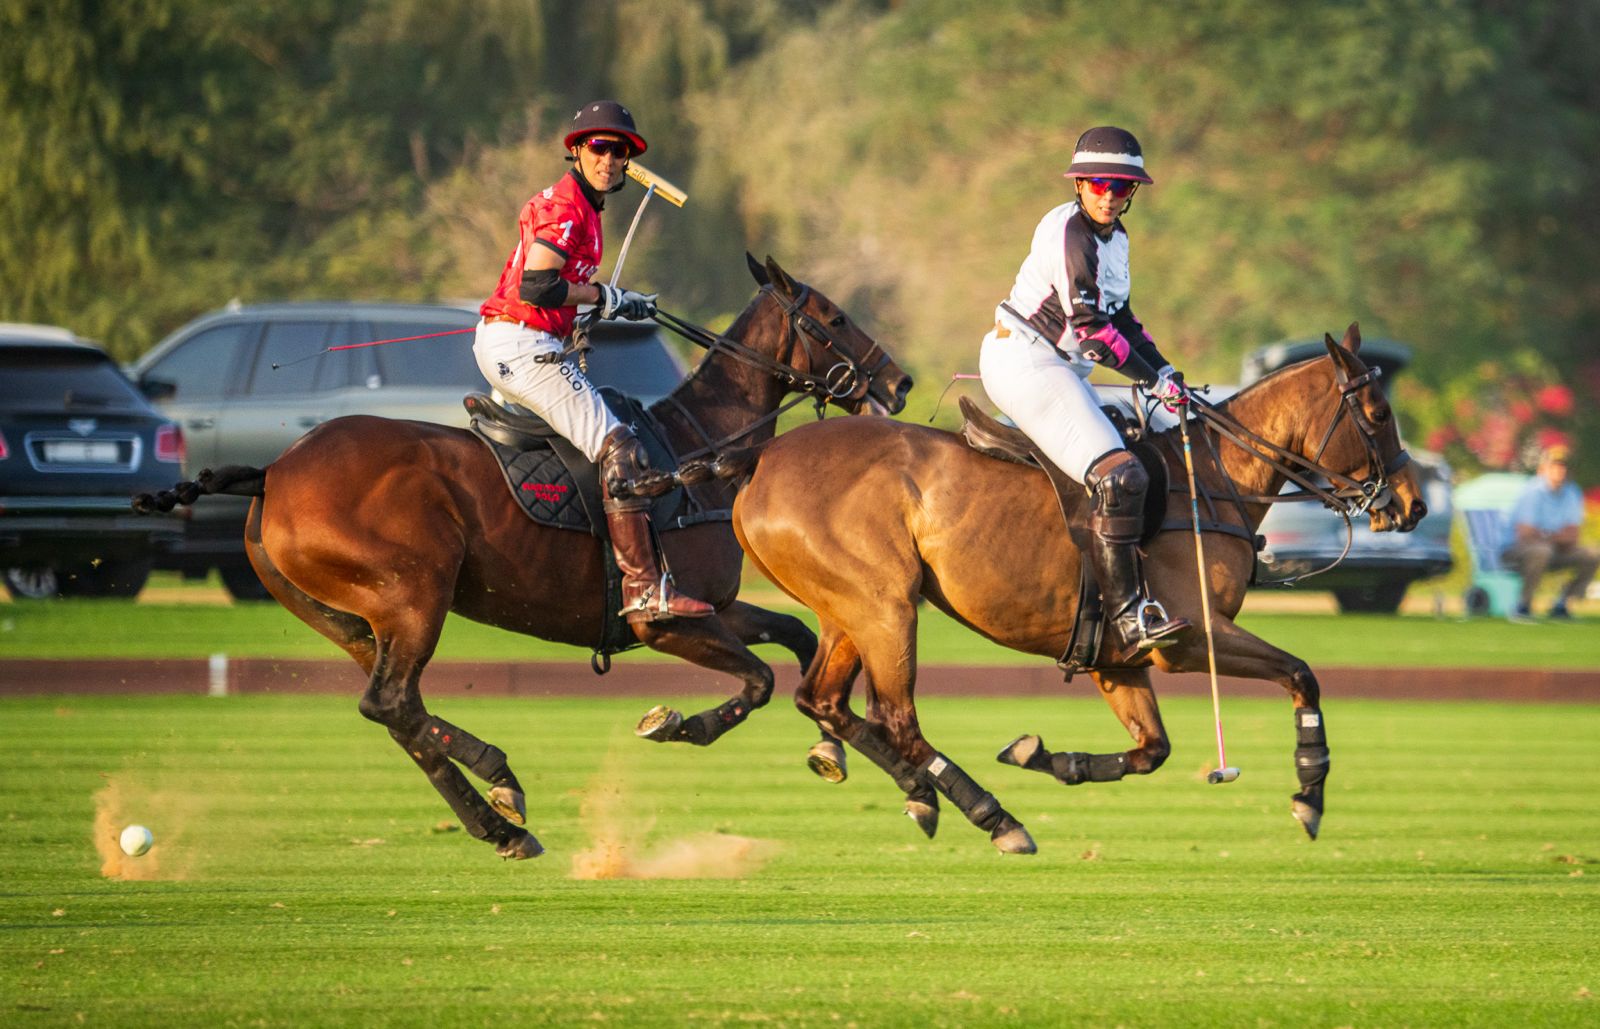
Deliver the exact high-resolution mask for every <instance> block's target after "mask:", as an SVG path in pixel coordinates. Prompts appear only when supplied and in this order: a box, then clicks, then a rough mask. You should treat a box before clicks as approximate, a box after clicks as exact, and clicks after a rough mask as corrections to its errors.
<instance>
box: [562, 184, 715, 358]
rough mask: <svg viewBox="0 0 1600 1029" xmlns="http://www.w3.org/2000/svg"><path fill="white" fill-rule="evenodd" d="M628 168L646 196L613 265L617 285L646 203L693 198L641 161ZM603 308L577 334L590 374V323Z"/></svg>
mask: <svg viewBox="0 0 1600 1029" xmlns="http://www.w3.org/2000/svg"><path fill="white" fill-rule="evenodd" d="M624 171H626V172H627V175H628V178H630V179H632V180H633V181H635V182H637V183H639V184H640V185H641V186H643V187H644V198H643V199H641V200H640V201H639V209H638V210H637V211H635V212H633V222H632V224H630V225H629V226H628V234H627V235H626V236H624V237H623V238H622V249H621V250H619V251H617V263H616V264H615V265H614V266H613V267H612V269H611V281H610V282H609V283H607V285H610V286H613V287H615V286H616V284H617V280H618V279H619V278H621V277H622V264H623V262H624V261H626V260H627V259H628V248H629V247H631V246H632V245H633V234H634V231H635V230H637V229H638V228H639V219H641V218H643V217H644V209H645V205H646V204H648V203H650V198H651V197H653V196H655V195H656V194H658V193H659V194H661V198H662V199H663V200H665V201H666V202H667V203H669V204H671V205H673V206H674V207H682V206H683V205H684V204H686V203H688V201H689V194H687V193H685V192H684V191H683V190H681V189H679V188H678V187H677V186H674V185H673V184H672V183H670V182H668V181H667V180H666V179H663V178H662V177H661V176H659V175H657V174H656V173H655V172H653V171H651V170H650V169H649V168H646V167H644V166H643V165H641V164H639V163H637V162H633V161H630V162H629V163H628V167H627V168H625V169H624ZM599 310H600V309H599V308H598V307H596V308H595V309H594V310H593V311H591V312H590V313H589V315H588V316H587V318H585V319H579V321H578V326H577V331H576V332H575V333H574V336H575V337H576V340H575V342H576V345H575V346H574V347H573V349H574V350H576V351H577V354H578V368H579V369H581V370H582V371H583V373H584V374H585V375H587V374H588V373H589V355H588V349H589V325H590V324H591V322H592V321H593V320H595V319H597V318H599Z"/></svg>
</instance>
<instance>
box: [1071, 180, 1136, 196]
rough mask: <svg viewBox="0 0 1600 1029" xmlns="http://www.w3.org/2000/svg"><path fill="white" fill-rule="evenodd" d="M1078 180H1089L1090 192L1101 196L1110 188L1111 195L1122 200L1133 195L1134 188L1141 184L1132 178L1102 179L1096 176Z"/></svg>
mask: <svg viewBox="0 0 1600 1029" xmlns="http://www.w3.org/2000/svg"><path fill="white" fill-rule="evenodd" d="M1078 181H1079V182H1087V183H1088V184H1089V192H1091V193H1093V194H1094V195H1095V196H1101V195H1103V194H1104V193H1105V192H1106V191H1107V190H1110V191H1111V195H1112V196H1114V197H1116V198H1117V199H1118V200H1121V199H1122V198H1123V197H1126V196H1131V195H1132V194H1133V191H1134V189H1136V188H1137V187H1138V185H1139V184H1138V183H1137V182H1134V181H1133V180H1131V179H1101V178H1095V179H1079V180H1078Z"/></svg>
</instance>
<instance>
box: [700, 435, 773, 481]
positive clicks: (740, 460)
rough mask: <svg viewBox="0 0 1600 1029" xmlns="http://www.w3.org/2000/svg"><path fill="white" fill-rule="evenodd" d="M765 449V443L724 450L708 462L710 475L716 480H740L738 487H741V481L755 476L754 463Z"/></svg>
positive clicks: (759, 458)
mask: <svg viewBox="0 0 1600 1029" xmlns="http://www.w3.org/2000/svg"><path fill="white" fill-rule="evenodd" d="M765 447H766V444H765V443H758V444H756V445H755V446H749V447H735V448H733V449H731V450H724V451H723V452H722V453H720V454H718V455H717V456H716V458H715V459H714V460H712V461H711V462H710V468H711V474H712V475H713V476H715V477H716V478H718V479H737V480H741V481H740V482H739V483H738V485H739V486H740V487H743V486H744V482H743V481H742V480H746V479H749V478H750V476H752V475H754V474H755V470H756V462H757V461H760V460H761V451H762V450H763V449H764V448H765Z"/></svg>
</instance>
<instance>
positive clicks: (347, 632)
mask: <svg viewBox="0 0 1600 1029" xmlns="http://www.w3.org/2000/svg"><path fill="white" fill-rule="evenodd" d="M750 267H751V272H752V274H754V275H755V276H756V280H757V282H758V283H760V285H761V289H760V290H759V291H758V293H757V294H756V297H755V299H754V300H752V301H751V302H750V304H749V305H748V306H747V307H746V308H745V310H744V311H743V313H741V314H740V315H739V317H738V318H737V319H735V321H734V323H733V325H732V326H731V327H730V328H729V329H728V332H727V334H726V335H724V336H714V335H712V334H710V333H707V332H705V331H704V330H700V332H699V336H700V342H701V343H703V344H704V345H706V346H707V347H708V348H709V350H710V353H709V354H708V355H707V356H706V357H705V359H704V360H702V361H701V363H700V364H699V366H698V367H696V369H695V370H694V372H693V373H692V374H691V375H689V376H688V377H687V378H686V379H685V380H684V382H683V383H682V384H681V385H679V386H678V388H677V389H676V390H674V391H673V393H672V394H671V395H670V396H669V397H667V398H666V399H664V400H661V401H659V402H657V403H656V404H655V405H654V406H653V407H652V408H651V411H652V413H653V414H654V415H655V417H656V418H657V419H658V420H659V421H660V422H661V424H662V425H663V427H664V428H665V430H666V434H667V437H668V440H669V441H670V443H671V445H672V447H673V450H674V451H675V452H676V453H678V454H680V455H691V454H693V453H712V454H713V455H714V454H715V453H717V452H718V450H719V448H720V447H721V446H723V445H726V444H728V443H731V442H735V441H737V442H740V443H750V444H760V443H762V442H764V441H766V440H769V439H771V438H772V436H773V435H774V422H775V416H776V414H777V413H778V412H779V411H780V409H781V408H780V405H781V403H782V401H783V398H784V396H785V394H787V393H790V392H799V393H801V394H803V395H804V394H809V395H810V396H811V397H812V398H814V399H815V400H816V401H817V403H818V405H819V414H820V405H821V403H822V402H823V401H824V400H829V401H832V402H835V403H837V404H839V405H840V406H841V407H843V408H845V409H846V410H849V411H852V412H853V411H855V410H856V409H857V408H859V407H860V406H862V405H863V404H874V405H881V406H882V407H884V408H887V409H889V410H890V411H899V410H900V409H901V408H902V407H903V406H904V404H905V396H906V393H907V392H908V391H909V390H910V388H911V379H910V378H909V377H908V376H907V375H906V374H905V373H904V372H903V371H901V370H900V368H899V367H898V366H896V365H895V364H894V362H893V361H891V360H890V359H889V357H888V355H887V354H886V353H884V352H883V350H882V349H881V348H880V347H879V346H878V345H877V344H876V343H875V342H874V341H873V340H872V339H871V338H870V337H869V336H867V334H866V333H864V332H863V331H862V330H861V329H860V328H859V327H858V326H857V325H856V324H855V323H854V322H853V321H851V320H850V318H849V317H848V316H846V315H845V314H844V313H843V312H842V311H840V310H839V309H838V308H837V307H836V306H834V304H833V303H832V302H830V301H829V300H828V299H827V298H826V297H825V296H823V295H822V294H820V293H818V292H817V291H815V290H814V289H811V288H810V287H809V286H806V285H804V284H803V283H800V282H796V281H795V280H793V279H791V278H790V277H789V276H788V275H787V274H786V273H785V272H784V271H783V269H782V268H780V267H778V265H777V263H776V262H774V261H773V260H772V259H771V258H768V259H767V263H766V265H765V266H764V267H763V266H762V265H760V264H757V263H756V262H755V260H754V259H753V258H752V259H751V260H750ZM665 319H670V316H664V320H665ZM672 320H674V321H676V320H675V319H672ZM797 399H800V400H803V399H804V396H802V397H800V398H797ZM873 420H876V419H873ZM690 488H691V489H695V490H703V491H705V492H703V493H700V494H699V496H700V498H701V499H702V500H703V501H704V502H705V506H706V507H708V508H713V509H715V508H718V507H720V508H723V509H726V508H727V507H728V506H729V504H730V503H731V502H732V499H733V496H732V486H731V485H730V484H729V483H727V482H722V481H716V480H713V481H710V482H707V483H704V484H699V485H695V486H692V487H690ZM208 492H209V493H217V492H220V493H233V494H238V495H249V496H255V497H256V498H257V499H256V500H255V502H254V503H252V504H251V507H250V514H249V517H248V520H247V522H246V526H245V537H246V545H247V549H248V552H249V555H250V563H251V565H253V566H254V568H255V570H256V574H257V575H259V576H260V577H261V581H262V582H263V583H264V584H265V585H266V587H267V589H268V590H269V591H270V592H271V593H272V595H273V596H274V597H276V598H277V599H278V601H279V602H280V603H282V604H283V606H284V607H286V608H288V609H289V610H290V611H292V612H293V613H294V614H295V615H296V616H297V617H299V618H300V619H301V620H302V621H304V622H305V623H306V624H307V625H309V626H311V627H312V628H313V629H315V630H316V631H318V632H320V633H322V635H324V636H326V637H328V638H329V639H330V640H332V641H333V642H334V643H336V644H338V645H339V647H341V648H342V649H343V650H344V651H345V652H346V653H348V654H349V655H350V656H351V657H352V658H354V659H355V660H356V663H357V664H359V665H360V666H361V669H362V671H363V672H365V673H366V674H367V676H368V684H367V689H366V692H365V693H364V694H363V695H362V697H361V702H360V710H361V713H362V714H363V715H364V716H366V717H367V718H369V719H371V720H373V721H375V722H378V723H380V724H381V725H383V726H384V727H385V728H386V729H388V730H389V735H390V736H392V737H393V738H394V741H395V742H396V743H397V744H399V745H400V747H401V748H402V749H404V750H405V751H406V753H408V754H409V755H411V758H412V760H414V761H415V762H416V763H417V765H418V766H420V767H421V769H422V771H423V772H424V773H425V774H426V775H427V777H428V779H429V781H430V782H432V783H433V785H434V787H435V788H436V789H437V790H438V791H439V793H440V794H441V795H443V797H444V799H445V801H446V802H447V803H448V804H449V805H450V807H451V809H452V810H453V811H454V812H455V814H456V816H457V817H458V818H459V819H460V820H461V822H462V824H463V825H464V826H465V827H466V828H467V830H468V831H469V832H470V833H471V834H472V835H473V836H474V837H476V838H478V839H480V840H485V841H487V842H489V843H491V844H493V845H494V847H495V850H496V853H498V854H499V855H500V856H502V857H505V858H511V859H515V858H528V857H535V856H537V855H538V854H540V853H541V852H542V849H543V848H541V847H540V845H539V843H538V841H537V840H536V839H535V838H534V837H533V835H532V834H530V833H529V832H527V831H526V830H525V829H523V828H521V826H522V825H524V824H525V821H526V801H525V798H524V796H523V792H522V787H521V785H520V784H519V783H518V781H517V778H516V776H515V775H514V774H513V773H512V771H511V768H510V766H509V765H508V764H507V761H506V755H505V753H504V752H503V751H501V750H500V749H499V748H498V747H495V746H493V745H492V744H489V743H486V742H484V741H482V740H480V739H478V738H476V737H474V736H473V735H471V734H470V733H468V732H465V731H463V730H462V729H460V728H458V727H456V726H454V725H451V724H449V723H448V722H445V721H443V720H442V719H440V718H437V717H435V716H433V715H431V714H429V712H428V710H427V708H426V707H425V706H424V705H423V702H422V695H421V690H420V679H421V676H422V671H423V668H424V667H425V666H426V665H427V663H428V660H429V658H431V657H432V656H433V651H434V647H435V645H436V644H437V643H438V640H439V632H440V629H441V627H442V626H443V625H444V620H445V614H446V613H447V612H450V611H455V612H456V613H458V614H460V615H463V616H465V617H467V618H471V619H473V620H474V621H479V622H484V623H487V624H489V625H494V626H498V627H500V628H502V629H509V630H511V631H513V632H520V633H526V634H528V635H531V636H539V637H542V638H544V639H548V640H555V641H559V642H562V643H572V644H578V645H589V646H593V645H594V643H595V641H596V640H599V639H600V638H601V632H602V626H603V624H604V622H605V620H606V614H607V612H606V611H605V603H606V589H605V584H606V566H605V559H604V555H603V553H602V550H601V548H602V547H603V546H604V545H605V544H604V543H602V542H601V541H600V540H599V539H597V538H596V537H594V536H591V535H587V534H583V533H578V532H574V531H572V530H565V529H558V528H548V527H545V526H542V525H538V524H535V523H534V522H532V521H530V520H529V519H528V518H527V516H526V515H524V514H523V512H522V510H521V508H520V507H519V506H518V505H517V502H516V500H515V499H514V498H513V497H511V495H510V492H509V490H508V489H507V487H506V483H505V480H504V478H503V477H502V475H501V471H500V468H499V465H498V464H497V463H496V461H495V458H494V457H493V456H492V455H491V454H490V452H489V450H488V448H487V447H485V445H484V444H483V443H482V442H480V441H479V440H478V439H476V438H475V437H474V436H473V435H472V434H471V433H469V432H467V431H466V430H464V429H457V428H449V427H445V426H442V425H433V424H428V423H423V422H412V421H395V420H389V419H384V418H373V417H365V416H354V417H346V418H338V419H334V420H332V421H329V422H327V423H325V424H323V425H319V426H318V427H317V428H315V429H313V430H311V431H310V432H308V433H307V434H306V435H305V436H303V437H301V438H300V439H299V440H298V441H296V442H295V443H294V444H293V445H292V446H290V447H289V448H288V449H287V450H286V451H284V453H283V454H282V455H281V456H280V457H279V458H278V459H277V460H276V461H274V462H273V463H272V464H271V465H269V466H268V467H267V468H265V469H253V468H237V467H235V468H228V469H221V470H219V471H218V472H216V473H210V472H205V473H202V474H201V476H200V477H199V483H198V485H197V484H190V483H180V484H179V486H178V488H177V489H176V490H175V491H171V492H169V493H167V494H165V499H166V504H167V509H170V506H171V501H172V500H173V499H174V497H175V498H176V500H177V501H178V502H181V503H189V502H192V501H193V500H194V499H195V497H196V496H197V495H198V494H201V493H208ZM140 499H143V500H145V501H147V502H151V503H154V504H155V505H157V506H159V504H160V503H161V502H162V501H161V500H160V499H159V498H149V497H146V498H140ZM135 505H136V506H139V499H136V502H135ZM147 506H148V504H147ZM661 544H662V547H663V551H664V555H665V558H666V563H667V564H668V565H669V566H670V567H671V568H672V569H673V570H674V573H675V577H676V580H677V582H678V584H679V585H680V587H681V588H682V589H684V590H685V591H686V592H687V593H689V594H690V595H691V596H695V597H702V598H704V599H705V600H706V601H708V602H709V603H711V604H712V605H713V606H714V607H715V608H716V610H717V613H716V614H715V615H713V616H711V617H709V618H697V619H672V620H668V621H658V622H642V623H638V624H635V625H634V626H633V631H634V632H635V634H636V635H637V636H638V638H639V640H640V641H641V642H643V643H644V644H646V645H647V646H650V647H652V648H654V649H655V650H658V651H661V652H663V653H667V654H672V655H675V656H677V657H681V658H684V659H685V660H688V661H692V662H694V663H695V664H697V665H701V666H703V667H706V668H711V669H715V670H717V671H721V672H727V673H729V674H730V675H735V676H738V677H739V678H741V679H742V680H743V681H744V686H743V689H742V690H741V691H740V693H739V695H738V696H736V697H734V698H733V699H731V700H729V701H727V702H726V703H724V704H722V705H721V706H720V707H718V708H714V709H712V710H710V711H706V712H702V713H701V714H700V715H697V716H694V717H692V718H689V719H686V720H683V721H681V722H680V723H679V724H678V725H676V726H675V727H674V730H675V731H674V733H673V734H672V735H670V736H668V737H657V738H676V739H682V740H686V741H688V742H691V743H700V744H705V743H709V742H711V741H712V740H714V739H715V738H716V737H717V736H718V735H720V734H721V733H723V732H725V731H726V730H727V729H728V728H730V727H731V726H733V725H736V724H738V723H739V722H740V721H743V719H744V718H745V717H747V716H748V714H749V712H750V711H751V709H753V708H757V707H760V706H762V705H763V704H765V703H766V702H767V699H768V697H769V696H770V695H771V693H772V686H773V675H772V669H771V668H769V667H768V666H767V665H766V664H765V663H763V662H762V661H761V660H760V659H759V658H758V657H756V655H755V654H753V653H751V651H750V650H749V649H748V646H747V644H751V643H756V642H773V643H779V644H781V645H783V646H785V647H787V648H788V649H789V650H791V651H793V652H794V654H795V656H796V657H798V658H799V659H800V663H801V666H802V668H804V667H805V666H807V665H808V664H809V662H810V660H811V658H812V656H813V654H814V653H815V651H816V638H815V636H813V635H812V633H811V631H810V630H809V629H807V628H806V626H805V625H804V623H802V622H801V621H800V620H799V619H796V618H792V617H790V616H787V615H780V614H777V613H774V612H770V611H765V610H762V609H760V608H757V607H754V606H752V605H750V604H746V603H743V602H741V601H739V600H737V599H736V595H737V593H738V590H739V571H740V565H741V563H742V555H741V554H740V552H739V547H738V544H737V543H736V542H735V540H734V537H733V533H732V531H731V529H730V528H729V526H728V524H727V523H726V522H720V523H719V522H702V523H700V524H697V525H693V526H690V527H688V528H683V529H677V530H674V531H671V532H666V533H663V534H662V536H661ZM457 765H460V766H462V767H464V768H465V769H466V770H467V771H469V772H471V773H473V774H474V775H475V776H477V777H478V778H480V779H482V780H483V781H484V782H486V783H487V784H488V785H489V791H488V794H489V795H488V800H487V802H486V801H485V799H484V798H483V797H482V796H480V795H479V793H478V791H477V790H475V789H474V788H473V787H472V785H471V784H470V783H469V782H468V781H467V778H466V777H465V776H464V775H463V774H462V772H461V769H460V768H458V767H457Z"/></svg>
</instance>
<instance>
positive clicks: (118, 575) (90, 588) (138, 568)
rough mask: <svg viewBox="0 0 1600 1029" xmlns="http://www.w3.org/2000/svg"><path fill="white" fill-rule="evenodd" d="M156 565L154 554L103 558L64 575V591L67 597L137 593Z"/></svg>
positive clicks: (124, 595)
mask: <svg viewBox="0 0 1600 1029" xmlns="http://www.w3.org/2000/svg"><path fill="white" fill-rule="evenodd" d="M153 567H155V562H154V561H153V560H152V559H151V558H147V557H136V558H130V559H128V560H125V561H101V562H100V563H99V564H93V565H83V566H82V567H79V568H75V569H73V570H71V571H69V572H67V573H66V574H65V575H63V576H62V577H61V595H62V596H64V597H137V596H138V595H139V591H140V590H142V589H144V584H145V583H146V582H147V581H149V579H150V569H151V568H153Z"/></svg>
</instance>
